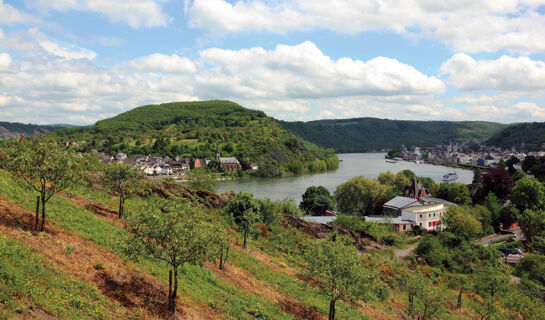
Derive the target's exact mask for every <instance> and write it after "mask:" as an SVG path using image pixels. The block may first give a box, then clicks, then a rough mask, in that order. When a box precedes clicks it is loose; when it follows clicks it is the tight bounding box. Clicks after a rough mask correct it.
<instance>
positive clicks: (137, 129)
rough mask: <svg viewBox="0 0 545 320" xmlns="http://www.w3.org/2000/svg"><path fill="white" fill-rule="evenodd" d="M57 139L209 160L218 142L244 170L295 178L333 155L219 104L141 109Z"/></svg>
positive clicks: (262, 117)
mask: <svg viewBox="0 0 545 320" xmlns="http://www.w3.org/2000/svg"><path fill="white" fill-rule="evenodd" d="M55 134H57V135H59V136H61V137H62V138H63V139H73V140H75V141H76V142H78V143H79V144H80V145H81V147H82V148H83V149H87V150H91V149H97V150H99V151H104V152H106V153H109V154H115V153H117V152H126V153H128V154H156V155H169V156H177V155H181V156H186V157H195V158H205V157H211V158H213V157H214V153H215V149H216V143H219V144H220V150H221V154H222V156H235V157H237V158H238V159H239V161H241V164H242V165H243V167H244V166H249V165H250V163H252V162H258V163H262V164H264V163H266V162H269V161H273V160H274V161H275V163H277V164H279V165H281V166H284V167H285V168H287V167H288V166H289V167H290V168H291V171H294V173H300V172H299V171H300V170H303V169H302V168H301V167H302V166H304V165H305V164H306V165H310V164H311V163H312V162H314V161H315V160H318V161H324V160H326V159H327V158H328V157H329V156H330V155H331V154H332V153H333V152H332V150H330V151H327V150H325V149H323V148H320V147H317V146H316V145H314V144H312V143H309V142H307V141H304V140H303V139H299V138H297V137H296V136H295V135H294V134H292V133H291V132H290V131H288V130H286V129H284V128H282V126H281V125H280V124H279V123H278V122H277V121H276V120H275V119H273V118H271V117H268V116H267V115H266V114H265V113H264V112H263V111H256V110H250V109H247V108H244V107H242V106H240V105H238V104H236V103H234V102H230V101H220V100H212V101H196V102H172V103H164V104H160V105H147V106H142V107H138V108H135V109H132V110H130V111H128V112H125V113H122V114H119V115H117V116H115V117H113V118H110V119H105V120H101V121H98V122H97V123H96V124H95V125H93V126H89V127H80V128H71V129H66V130H60V131H57V132H56V133H55ZM84 151H85V150H84ZM322 165H325V162H324V163H323V164H322ZM294 166H296V167H294ZM303 171H305V170H303ZM309 171H313V170H309ZM273 175H275V174H273Z"/></svg>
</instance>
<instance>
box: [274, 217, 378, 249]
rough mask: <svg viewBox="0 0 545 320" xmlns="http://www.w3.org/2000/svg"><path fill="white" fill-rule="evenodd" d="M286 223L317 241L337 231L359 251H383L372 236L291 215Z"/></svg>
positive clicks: (286, 219)
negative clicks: (351, 240)
mask: <svg viewBox="0 0 545 320" xmlns="http://www.w3.org/2000/svg"><path fill="white" fill-rule="evenodd" d="M284 218H285V221H286V223H287V224H288V225H290V226H291V227H293V228H296V229H299V230H301V231H303V232H305V233H308V234H310V235H312V236H314V237H315V238H317V239H325V238H327V237H329V235H330V234H331V233H332V232H333V231H335V230H336V231H337V232H338V233H339V234H340V235H345V236H349V237H351V238H352V239H353V241H354V246H356V248H358V250H360V251H363V252H375V251H377V250H380V249H382V247H381V246H380V244H379V243H378V242H377V239H375V238H373V237H372V236H371V235H369V234H367V233H365V232H363V231H358V232H353V231H350V230H345V229H343V228H339V227H334V226H330V225H327V224H323V223H313V222H308V221H304V220H302V219H299V218H296V217H294V216H290V215H284Z"/></svg>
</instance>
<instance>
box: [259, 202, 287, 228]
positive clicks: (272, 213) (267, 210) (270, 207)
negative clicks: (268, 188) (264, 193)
mask: <svg viewBox="0 0 545 320" xmlns="http://www.w3.org/2000/svg"><path fill="white" fill-rule="evenodd" d="M256 201H257V214H258V216H259V221H261V222H263V223H264V224H266V225H267V226H268V227H269V228H270V227H271V226H273V225H275V224H278V223H279V222H280V220H281V213H280V210H279V208H278V207H277V206H276V204H275V203H274V202H272V201H271V199H268V198H267V199H264V200H256Z"/></svg>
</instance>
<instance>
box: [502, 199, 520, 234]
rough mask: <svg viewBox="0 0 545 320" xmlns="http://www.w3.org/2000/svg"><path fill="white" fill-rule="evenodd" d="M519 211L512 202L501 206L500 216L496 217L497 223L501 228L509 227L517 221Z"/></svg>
mask: <svg viewBox="0 0 545 320" xmlns="http://www.w3.org/2000/svg"><path fill="white" fill-rule="evenodd" d="M518 215H519V211H518V210H517V208H515V206H513V205H512V204H508V205H507V206H505V207H503V208H501V210H500V216H499V217H498V223H499V224H501V225H502V228H503V229H507V228H509V227H510V226H511V225H512V224H513V223H514V222H516V221H517V219H518Z"/></svg>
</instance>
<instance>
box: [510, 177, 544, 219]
mask: <svg viewBox="0 0 545 320" xmlns="http://www.w3.org/2000/svg"><path fill="white" fill-rule="evenodd" d="M511 202H513V204H514V205H515V206H516V207H517V209H519V210H520V211H521V212H523V211H524V210H526V209H532V210H535V209H541V208H543V207H544V206H545V187H544V186H543V184H542V183H541V182H539V181H538V180H537V179H534V178H530V177H524V178H522V179H520V180H518V181H517V183H515V188H514V189H513V194H512V195H511Z"/></svg>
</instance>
